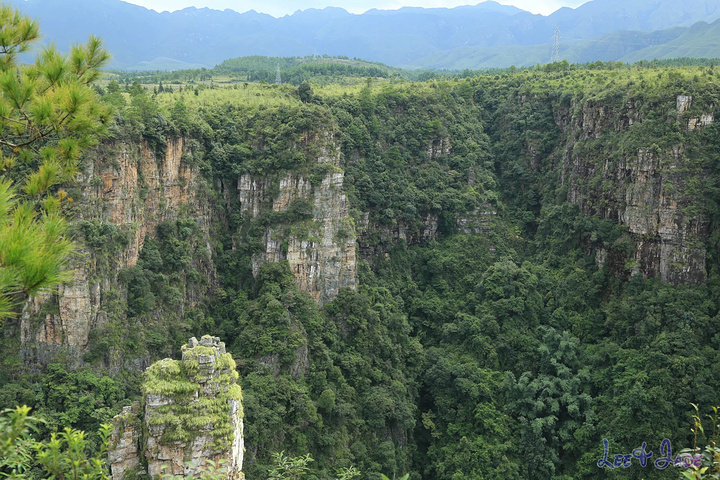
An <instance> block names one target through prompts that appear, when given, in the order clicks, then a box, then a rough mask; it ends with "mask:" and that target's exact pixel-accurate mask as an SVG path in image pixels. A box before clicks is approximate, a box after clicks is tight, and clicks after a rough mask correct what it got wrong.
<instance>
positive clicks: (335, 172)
mask: <svg viewBox="0 0 720 480" xmlns="http://www.w3.org/2000/svg"><path fill="white" fill-rule="evenodd" d="M227 67H228V68H232V64H231V63H228V65H227ZM328 83H329V84H328V85H319V84H310V83H303V84H301V85H300V86H299V87H295V86H291V85H272V84H255V83H247V84H238V85H235V86H232V87H229V88H219V87H215V86H207V85H201V86H188V85H186V86H183V87H182V88H180V89H179V90H178V88H177V86H175V90H174V91H173V89H172V88H170V89H163V91H162V92H159V93H153V91H152V89H144V88H143V87H142V85H140V84H138V83H135V84H132V85H131V84H128V85H127V86H120V85H118V84H117V83H116V82H111V83H110V84H108V85H105V86H103V88H98V89H97V90H98V93H99V95H101V97H102V99H103V101H105V102H106V103H107V104H108V105H112V106H113V107H114V108H115V111H116V117H115V120H114V122H113V124H112V125H111V126H110V131H111V133H110V135H109V137H108V138H106V139H105V140H104V141H103V142H102V143H101V144H100V145H99V146H98V147H96V148H94V149H93V150H89V151H88V152H87V153H86V154H85V155H84V158H83V165H82V168H81V174H80V175H79V176H78V179H77V181H76V182H75V183H72V184H68V185H67V186H65V187H64V189H65V191H66V194H67V196H68V197H69V198H71V199H72V202H71V203H69V204H68V205H67V207H66V213H67V214H69V215H71V216H72V218H73V231H74V238H75V239H76V241H77V243H78V245H79V250H78V255H77V256H76V258H75V259H74V261H73V262H74V267H76V270H75V274H74V276H75V278H74V281H73V282H70V283H68V284H67V285H65V286H63V287H61V289H60V291H59V292H58V294H56V295H53V296H47V297H45V298H43V299H37V300H32V301H31V302H29V303H28V305H26V308H25V310H24V311H23V314H22V318H20V319H17V321H14V322H7V323H6V325H5V326H4V331H3V333H4V334H3V336H2V337H1V338H0V342H2V343H1V345H2V346H1V347H0V348H2V351H3V352H5V355H4V357H3V359H2V366H1V367H0V384H1V385H2V388H0V407H14V406H15V405H19V404H27V405H30V406H33V407H34V408H35V411H36V413H37V414H41V415H43V416H45V417H46V418H47V419H48V423H47V424H46V425H44V426H42V429H43V431H46V430H47V431H49V430H53V429H55V428H61V427H64V426H72V427H76V428H82V429H84V430H86V431H95V430H97V427H98V425H99V423H101V422H105V421H107V420H108V419H109V418H110V417H111V416H112V415H114V414H116V413H117V412H118V411H119V408H120V407H121V406H123V405H126V404H129V402H130V401H131V400H133V399H136V398H138V397H139V395H140V391H139V379H140V376H139V373H140V372H141V371H143V370H144V368H146V367H147V366H149V365H150V363H152V362H154V361H156V360H159V359H161V358H163V357H165V356H176V355H177V352H179V351H180V348H179V347H180V345H182V344H183V343H184V342H186V341H187V339H188V338H189V337H190V336H197V337H200V336H201V335H203V334H211V335H213V336H217V337H220V338H221V339H222V340H223V341H224V342H226V344H227V349H228V352H230V353H231V354H232V355H233V357H234V359H235V362H236V363H237V369H238V372H239V373H240V380H239V383H240V384H241V385H242V389H243V394H244V409H245V446H246V449H247V451H246V456H245V464H244V470H245V473H246V476H247V478H248V480H256V479H264V478H267V472H268V466H269V465H270V464H271V462H272V460H271V459H272V453H273V452H280V451H284V452H285V454H286V455H289V456H300V455H304V454H306V453H310V454H311V455H312V457H313V458H314V462H313V463H312V464H310V467H311V473H310V475H309V476H308V478H317V479H329V478H334V475H335V473H336V471H337V470H338V469H340V468H344V467H350V466H354V467H356V468H357V469H359V470H360V471H361V472H362V478H367V479H379V478H380V476H379V474H380V473H384V474H385V475H388V476H390V477H391V478H392V477H400V476H402V475H403V474H405V473H410V478H411V479H419V478H423V479H457V480H460V479H481V478H488V479H489V478H492V479H495V478H508V479H517V478H526V479H557V480H559V479H571V478H572V479H608V478H618V479H619V478H622V479H641V478H642V479H676V478H678V477H679V475H680V473H679V469H677V468H668V469H664V470H661V469H658V468H655V467H654V465H653V463H652V461H654V460H655V459H657V458H660V457H661V450H660V445H661V442H662V440H663V439H665V438H668V439H670V440H671V441H672V446H673V452H675V451H677V452H678V453H679V451H680V449H682V448H686V447H692V446H693V436H692V434H691V433H690V427H691V426H692V420H691V414H692V406H691V403H695V404H699V405H700V406H701V410H702V411H703V412H706V411H708V410H709V407H710V406H712V405H720V393H718V392H720V377H718V375H717V364H718V361H720V318H719V317H718V312H719V311H720V276H719V275H718V274H719V272H718V268H719V267H720V264H719V261H720V257H719V256H718V248H719V247H720V245H719V244H718V239H719V238H720V237H719V235H720V230H719V229H718V221H720V185H719V181H720V171H718V170H719V169H720V125H719V124H718V123H717V122H715V114H716V110H717V108H718V106H719V105H720V87H719V86H718V85H719V83H718V81H717V72H716V71H715V69H714V68H713V67H711V66H708V67H676V68H672V67H665V68H658V67H645V68H641V67H635V68H623V69H611V68H607V66H605V65H600V64H598V65H595V66H593V67H592V68H590V67H587V68H585V67H577V66H570V65H568V64H567V63H566V62H565V63H557V64H551V65H548V66H546V67H544V68H537V69H531V70H526V71H522V72H507V73H503V74H498V75H481V76H476V77H472V78H466V79H452V80H429V81H427V82H407V81H403V80H398V79H394V80H393V79H390V80H385V79H373V78H368V79H367V80H366V81H365V82H364V83H362V84H360V85H355V86H342V85H339V84H337V83H332V82H328ZM156 90H157V89H156ZM603 439H608V440H609V444H610V454H611V455H614V454H621V453H622V454H625V453H628V452H632V451H633V450H634V449H636V448H638V447H640V446H641V445H642V444H643V443H644V442H645V443H646V444H647V446H648V447H647V448H648V450H652V451H653V452H655V456H654V457H653V459H652V461H651V462H650V463H649V464H648V466H646V467H644V468H643V467H642V466H640V463H639V462H637V461H634V460H633V462H632V466H631V467H630V468H615V469H610V468H602V469H601V468H599V467H598V460H600V459H602V458H603V454H604V453H603V452H604V450H603ZM612 461H613V458H611V462H612Z"/></svg>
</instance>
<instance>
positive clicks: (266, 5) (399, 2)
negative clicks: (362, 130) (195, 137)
mask: <svg viewBox="0 0 720 480" xmlns="http://www.w3.org/2000/svg"><path fill="white" fill-rule="evenodd" d="M124 1H126V2H128V3H134V4H136V5H142V6H143V7H146V8H151V9H153V10H156V11H158V12H162V11H165V10H168V11H171V12H173V11H175V10H181V9H183V8H185V7H191V6H192V7H198V8H202V7H209V8H213V9H216V10H225V9H226V8H229V9H231V10H235V11H237V12H240V13H243V12H247V11H248V10H255V11H257V12H261V13H268V14H270V15H273V16H275V17H281V16H283V15H287V14H291V13H293V12H295V11H296V10H305V9H307V8H324V7H327V6H331V5H332V6H334V7H342V8H344V9H345V10H347V11H349V12H352V13H362V12H365V11H367V10H370V9H372V8H377V9H380V10H392V9H396V8H400V7H404V6H412V7H425V8H434V7H448V8H451V7H457V6H460V5H469V4H472V5H474V4H476V3H479V2H480V1H481V0H263V1H258V0H124ZM496 1H497V2H498V3H502V4H504V5H515V6H516V7H518V8H522V9H523V10H527V11H530V12H533V13H540V14H543V15H549V14H551V13H552V12H554V11H555V10H557V9H559V8H561V7H573V8H574V7H577V6H580V5H582V4H583V3H585V2H587V1H588V0H496Z"/></svg>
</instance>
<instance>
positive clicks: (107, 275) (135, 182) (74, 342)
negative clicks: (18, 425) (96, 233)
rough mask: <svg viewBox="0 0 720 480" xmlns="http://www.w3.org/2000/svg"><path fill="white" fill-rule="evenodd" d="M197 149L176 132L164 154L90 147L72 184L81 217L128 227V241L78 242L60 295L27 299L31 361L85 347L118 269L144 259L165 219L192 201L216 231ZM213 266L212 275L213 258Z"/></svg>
mask: <svg viewBox="0 0 720 480" xmlns="http://www.w3.org/2000/svg"><path fill="white" fill-rule="evenodd" d="M189 154H190V151H189V146H188V145H187V144H186V142H185V140H184V139H182V138H168V139H167V148H166V149H165V152H164V153H163V154H162V155H159V156H158V155H156V154H155V152H153V151H152V150H151V148H150V147H149V145H148V144H147V143H146V142H141V143H140V144H136V143H131V142H116V143H111V144H105V145H101V146H99V147H97V148H96V149H94V150H92V151H89V152H88V153H87V154H86V155H85V166H84V169H83V171H82V172H81V174H80V175H79V177H78V179H77V183H76V187H73V188H70V189H69V193H70V195H71V197H74V198H73V205H75V207H74V208H73V211H74V218H73V222H74V223H75V225H78V224H81V223H82V222H94V223H95V224H97V225H102V226H103V227H107V228H110V229H112V231H116V232H119V233H121V234H123V235H124V236H125V239H126V243H125V244H123V245H122V246H121V247H119V248H118V249H117V250H116V251H112V252H109V253H108V252H105V253H104V254H103V255H101V254H99V253H98V251H99V250H102V249H103V248H105V246H104V245H100V246H99V248H98V249H93V248H90V247H89V246H88V245H84V244H82V243H80V242H78V244H79V245H78V249H77V251H76V255H75V256H74V258H73V260H72V267H73V268H74V278H73V279H72V280H71V281H69V282H67V283H65V284H63V285H61V286H60V288H59V290H58V293H57V295H56V296H54V297H51V296H49V295H48V296H42V297H38V298H34V299H31V300H30V301H29V302H28V303H27V305H26V306H25V309H24V312H23V316H22V319H21V342H22V344H23V345H24V352H25V353H24V355H25V357H26V359H27V360H28V361H33V362H39V363H46V361H47V360H48V359H49V358H50V357H51V356H52V355H53V354H54V352H55V351H57V350H58V349H66V350H68V351H69V352H71V353H74V354H78V353H81V352H82V351H83V350H84V349H85V347H86V346H87V345H88V341H89V336H90V332H91V331H92V330H93V329H95V328H98V327H100V326H102V325H103V324H105V323H106V322H107V321H108V317H111V316H112V315H111V314H109V313H108V302H109V301H112V300H113V299H111V298H109V296H108V292H110V291H112V290H113V289H116V287H117V275H118V272H119V271H120V270H121V269H123V268H126V267H130V266H133V265H135V264H136V263H137V261H138V258H139V255H140V251H141V249H142V247H143V245H144V243H145V240H146V238H149V237H151V236H153V235H154V234H155V229H156V227H157V226H158V225H159V224H160V223H161V222H163V221H166V220H172V219H176V218H177V217H178V215H179V212H180V211H181V210H182V209H184V210H185V211H186V214H187V215H189V216H190V217H192V218H193V219H194V220H195V221H196V222H197V224H198V226H199V227H200V229H201V230H202V231H203V232H205V235H204V236H205V238H208V234H207V232H209V229H210V219H211V210H210V208H209V205H208V203H207V201H206V199H204V198H202V197H200V196H197V195H196V192H197V191H198V190H199V182H200V179H199V177H198V176H197V175H196V172H195V171H194V170H193V169H192V168H191V167H190V166H189V165H188V164H187V163H186V162H185V161H183V158H184V156H186V155H189ZM208 246H209V245H208ZM207 250H208V251H211V249H210V248H208V249H207ZM207 270H208V272H206V273H208V275H209V276H210V277H211V278H210V283H212V277H213V274H212V268H211V262H210V261H208V269H207ZM48 305H49V306H50V308H48Z"/></svg>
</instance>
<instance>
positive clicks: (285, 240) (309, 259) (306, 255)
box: [237, 133, 356, 304]
mask: <svg viewBox="0 0 720 480" xmlns="http://www.w3.org/2000/svg"><path fill="white" fill-rule="evenodd" d="M325 135H327V136H328V138H327V139H326V140H328V141H327V142H324V143H326V144H328V145H330V147H329V148H323V149H321V153H320V155H319V156H318V158H317V166H318V167H319V171H320V172H321V174H318V173H315V174H313V175H312V176H311V174H309V173H300V172H287V173H281V174H279V175H277V176H273V177H257V176H253V175H242V176H241V177H240V178H239V179H238V183H237V198H238V200H239V204H240V211H241V213H242V215H243V217H244V219H245V220H246V221H247V222H252V221H258V220H261V219H260V217H261V216H262V215H263V214H267V213H270V212H273V213H275V214H282V213H286V214H289V216H288V217H286V218H281V220H280V221H279V222H278V223H277V224H272V225H269V226H267V227H266V228H265V230H264V233H263V235H262V241H261V243H262V251H260V252H258V253H256V254H255V255H254V256H253V262H252V263H253V274H254V275H256V274H257V272H258V268H259V267H260V264H262V263H263V262H277V261H282V260H287V262H288V263H289V264H290V269H291V271H292V272H293V274H294V275H295V279H296V283H297V285H298V287H299V288H300V289H301V290H302V291H305V292H308V293H310V295H311V296H312V297H313V299H315V301H316V302H318V303H319V304H323V303H326V302H329V301H331V300H332V299H334V298H335V297H336V296H337V294H338V291H339V289H341V288H344V287H347V288H355V274H356V260H355V243H356V235H355V226H354V223H353V221H352V219H351V218H350V215H349V213H348V203H347V199H346V196H345V193H344V192H343V181H344V174H343V172H342V170H341V169H340V152H339V149H338V148H337V147H336V146H335V145H334V143H333V139H332V135H331V134H329V133H326V134H325Z"/></svg>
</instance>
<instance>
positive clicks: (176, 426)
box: [142, 345, 242, 450]
mask: <svg viewBox="0 0 720 480" xmlns="http://www.w3.org/2000/svg"><path fill="white" fill-rule="evenodd" d="M216 352H217V350H216V349H214V348H212V347H204V346H202V345H197V346H194V347H188V346H187V345H185V346H183V358H182V360H171V359H165V360H162V361H160V362H156V363H154V364H152V365H151V366H150V368H148V369H147V370H146V371H145V374H144V379H143V383H142V388H143V394H145V395H153V396H159V397H161V398H168V399H171V400H172V402H171V403H170V404H167V405H165V404H163V405H160V406H158V407H155V408H153V410H152V412H153V413H152V414H151V415H150V416H149V418H148V420H147V422H148V426H149V427H151V428H152V427H155V428H158V427H160V428H162V429H163V430H162V438H161V440H162V442H163V443H166V444H171V443H172V442H182V443H185V444H186V445H189V444H191V443H192V442H193V438H194V437H195V436H197V435H199V434H200V433H201V432H203V433H205V429H206V428H207V426H208V425H212V427H213V428H212V430H211V431H210V432H209V434H210V435H211V436H212V437H213V439H214V442H215V445H216V447H217V449H218V450H223V449H225V450H226V449H228V448H229V446H230V445H231V444H232V442H233V438H234V432H233V426H232V424H231V422H230V403H229V402H230V401H231V400H238V401H241V400H242V390H241V388H240V386H239V385H238V384H237V383H236V382H237V380H238V372H237V371H236V370H235V361H234V360H233V358H232V355H231V354H229V353H223V354H217V355H216ZM201 356H204V357H208V358H210V357H212V368H213V369H214V371H215V372H219V373H218V374H217V375H213V377H212V380H213V382H212V383H211V384H210V386H209V387H205V384H206V383H207V382H208V380H210V379H211V378H210V377H209V374H210V373H212V372H208V371H206V369H207V367H205V366H203V367H201V366H200V365H199V363H198V357H201ZM208 388H209V389H210V390H209V391H208V390H207V389H208ZM203 389H205V390H204V391H205V394H206V395H207V394H208V393H212V394H213V396H212V398H210V397H207V396H200V398H199V399H198V395H199V393H200V391H201V390H203ZM240 415H241V416H242V411H241V412H240Z"/></svg>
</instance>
